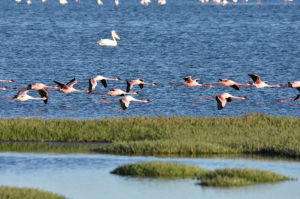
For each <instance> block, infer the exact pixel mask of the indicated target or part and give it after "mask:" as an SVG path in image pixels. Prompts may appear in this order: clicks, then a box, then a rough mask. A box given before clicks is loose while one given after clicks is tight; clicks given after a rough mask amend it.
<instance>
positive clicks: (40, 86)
mask: <svg viewBox="0 0 300 199" xmlns="http://www.w3.org/2000/svg"><path fill="white" fill-rule="evenodd" d="M44 88H59V86H47V85H45V84H41V83H35V84H29V85H28V86H27V87H24V88H14V89H15V90H21V89H26V90H36V91H38V90H42V89H44Z"/></svg>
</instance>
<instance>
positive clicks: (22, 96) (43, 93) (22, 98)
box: [0, 89, 49, 104]
mask: <svg viewBox="0 0 300 199" xmlns="http://www.w3.org/2000/svg"><path fill="white" fill-rule="evenodd" d="M28 91H29V90H25V91H19V92H18V94H17V95H15V96H14V97H10V98H0V100H10V99H12V100H16V101H27V100H43V101H44V103H45V104H47V102H48V99H49V96H48V92H47V91H46V90H45V89H42V90H39V91H38V92H39V94H40V96H41V97H42V98H35V97H31V96H30V95H27V92H28Z"/></svg>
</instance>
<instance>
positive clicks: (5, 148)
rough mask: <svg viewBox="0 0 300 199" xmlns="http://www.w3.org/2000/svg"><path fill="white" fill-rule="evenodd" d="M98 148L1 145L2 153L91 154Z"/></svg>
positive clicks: (88, 145) (25, 144) (20, 144)
mask: <svg viewBox="0 0 300 199" xmlns="http://www.w3.org/2000/svg"><path fill="white" fill-rule="evenodd" d="M97 147H99V145H96V144H95V145H92V144H87V145H85V144H72V145H71V144H64V143H58V144H55V143H53V144H48V143H0V152H32V153H58V154H59V153H61V154H64V153H91V151H92V150H94V149H95V148H97Z"/></svg>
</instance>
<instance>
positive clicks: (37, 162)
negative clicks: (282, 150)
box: [0, 153, 300, 199]
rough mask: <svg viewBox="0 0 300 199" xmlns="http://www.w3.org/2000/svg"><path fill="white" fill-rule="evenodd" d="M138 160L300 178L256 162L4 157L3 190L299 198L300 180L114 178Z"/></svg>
mask: <svg viewBox="0 0 300 199" xmlns="http://www.w3.org/2000/svg"><path fill="white" fill-rule="evenodd" d="M139 161H168V162H179V163H183V164H192V165H196V166H199V167H203V168H207V169H211V170H213V169H216V168H225V167H230V168H235V167H238V168H245V167H248V168H255V169H263V170H269V171H273V172H277V173H281V174H283V175H286V176H290V177H298V178H299V177H300V170H299V164H300V163H299V162H286V161H276V162H275V161H265V160H253V159H222V158H215V159H188V158H180V159H179V158H164V159H161V158H154V157H129V156H112V155H86V154H77V155H74V154H73V155H53V154H52V155H50V154H26V153H22V154H17V153H0V176H1V178H0V185H1V184H4V185H9V186H19V187H24V186H26V187H34V188H40V189H44V190H48V191H52V192H55V193H59V194H63V195H65V196H67V197H68V198H72V199H76V198H78V199H81V198H90V199H93V198H107V199H109V198H112V199H115V198H124V199H127V198H145V199H148V198H149V199H152V198H164V199H166V198H170V199H171V198H178V199H179V198H210V199H211V198H224V199H227V198H228V199H232V198H237V199H238V198H247V199H248V198H249V199H253V198H262V199H263V198H274V199H277V198H278V199H281V198H298V197H299V185H300V182H299V181H285V182H280V183H275V184H269V183H268V184H260V185H252V186H246V187H240V188H214V187H201V186H199V185H195V182H196V180H192V179H186V180H166V179H153V178H133V177H122V176H117V175H113V174H110V173H109V172H110V171H112V170H113V169H115V168H116V167H118V166H120V165H123V164H127V163H135V162H139Z"/></svg>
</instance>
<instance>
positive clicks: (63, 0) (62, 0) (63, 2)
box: [59, 0, 68, 4]
mask: <svg viewBox="0 0 300 199" xmlns="http://www.w3.org/2000/svg"><path fill="white" fill-rule="evenodd" d="M59 3H60V4H67V3H68V2H67V0H59Z"/></svg>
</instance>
